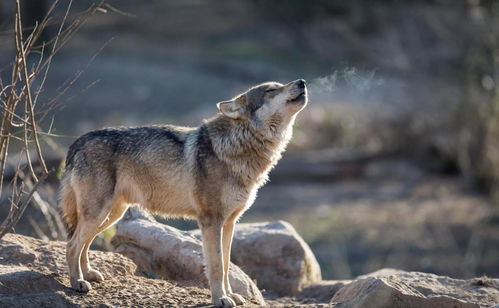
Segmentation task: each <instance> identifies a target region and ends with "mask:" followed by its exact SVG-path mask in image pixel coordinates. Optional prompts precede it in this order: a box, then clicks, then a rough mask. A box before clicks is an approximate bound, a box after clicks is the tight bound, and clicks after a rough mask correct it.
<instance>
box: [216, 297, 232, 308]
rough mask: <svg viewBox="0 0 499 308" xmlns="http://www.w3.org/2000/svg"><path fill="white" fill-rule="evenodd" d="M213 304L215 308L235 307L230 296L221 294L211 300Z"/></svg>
mask: <svg viewBox="0 0 499 308" xmlns="http://www.w3.org/2000/svg"><path fill="white" fill-rule="evenodd" d="M213 305H214V306H215V307H217V308H233V307H236V303H235V302H234V301H233V300H232V298H230V297H228V296H222V297H220V298H219V299H217V300H214V301H213Z"/></svg>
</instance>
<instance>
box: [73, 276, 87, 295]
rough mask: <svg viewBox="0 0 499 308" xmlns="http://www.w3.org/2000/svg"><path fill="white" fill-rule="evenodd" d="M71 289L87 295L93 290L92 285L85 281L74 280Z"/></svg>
mask: <svg viewBox="0 0 499 308" xmlns="http://www.w3.org/2000/svg"><path fill="white" fill-rule="evenodd" d="M71 287H72V288H73V289H75V290H76V291H78V292H83V293H87V292H88V291H90V290H91V289H92V285H91V284H90V282H88V281H86V280H83V279H78V280H72V281H71Z"/></svg>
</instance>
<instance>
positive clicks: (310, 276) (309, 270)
mask: <svg viewBox="0 0 499 308" xmlns="http://www.w3.org/2000/svg"><path fill="white" fill-rule="evenodd" d="M232 245H233V246H232V261H233V262H234V263H235V264H237V265H239V266H240V267H241V268H242V269H243V270H244V271H245V272H246V273H247V274H248V275H249V276H250V277H251V278H253V279H255V280H256V283H257V285H258V287H259V288H263V289H266V290H271V291H274V292H276V293H277V294H278V295H281V296H296V295H298V294H299V292H300V291H301V290H302V289H303V288H304V287H307V286H309V285H312V284H314V283H318V282H319V281H321V269H320V267H319V263H318V262H317V260H316V258H315V256H314V254H313V253H312V250H311V249H310V247H309V246H308V245H307V243H305V241H304V240H303V239H302V238H301V237H300V235H298V233H296V231H295V229H294V228H293V226H291V225H290V224H289V223H287V222H284V221H275V222H268V223H246V224H239V225H236V230H235V235H234V242H233V244H232Z"/></svg>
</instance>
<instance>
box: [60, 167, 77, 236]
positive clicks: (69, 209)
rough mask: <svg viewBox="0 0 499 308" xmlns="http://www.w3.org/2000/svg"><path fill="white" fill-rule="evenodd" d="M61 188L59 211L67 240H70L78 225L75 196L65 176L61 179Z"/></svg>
mask: <svg viewBox="0 0 499 308" xmlns="http://www.w3.org/2000/svg"><path fill="white" fill-rule="evenodd" d="M61 182H62V188H61V195H60V201H59V211H60V213H61V216H62V219H63V221H64V224H65V226H66V231H67V234H68V239H69V238H71V237H72V236H73V234H74V232H75V230H76V226H77V224H78V213H77V210H76V195H75V192H74V190H73V188H72V187H71V185H70V184H69V183H68V182H69V180H68V179H67V175H65V176H64V177H63V179H62V181H61Z"/></svg>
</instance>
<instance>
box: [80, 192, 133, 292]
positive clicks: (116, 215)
mask: <svg viewBox="0 0 499 308" xmlns="http://www.w3.org/2000/svg"><path fill="white" fill-rule="evenodd" d="M127 209H128V205H127V204H125V203H123V202H120V201H115V202H114V203H113V204H112V206H111V212H110V213H109V215H108V216H107V218H105V219H104V222H102V224H101V225H100V226H99V227H98V229H97V230H96V232H95V234H94V235H93V236H92V237H90V238H89V239H88V240H87V241H86V242H85V246H84V247H83V251H82V254H81V260H80V262H81V267H82V272H83V277H84V278H85V280H87V281H96V282H100V281H103V280H104V277H103V276H102V274H101V273H100V272H99V271H97V270H95V269H93V268H92V267H91V266H90V261H89V258H88V249H89V248H90V245H91V244H92V242H93V240H94V239H95V237H96V236H97V235H98V234H99V233H101V232H102V231H104V230H106V229H107V228H109V227H110V226H112V225H113V224H114V223H115V222H117V221H118V220H120V218H121V217H123V214H125V211H126V210H127Z"/></svg>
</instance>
